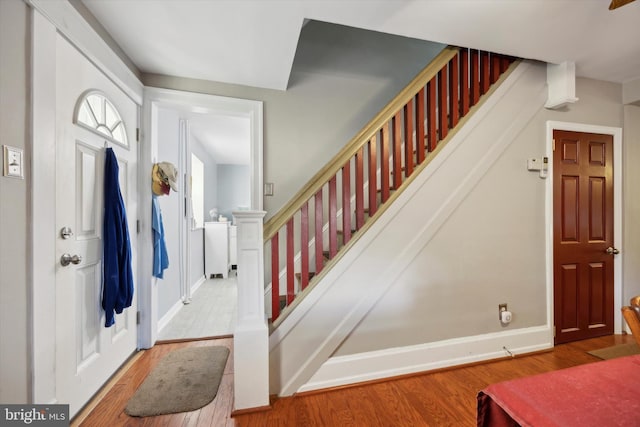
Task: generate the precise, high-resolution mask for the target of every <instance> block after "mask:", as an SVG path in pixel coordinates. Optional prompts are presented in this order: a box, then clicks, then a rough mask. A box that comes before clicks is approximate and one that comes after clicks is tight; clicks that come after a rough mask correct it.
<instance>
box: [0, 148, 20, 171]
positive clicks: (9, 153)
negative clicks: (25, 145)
mask: <svg viewBox="0 0 640 427" xmlns="http://www.w3.org/2000/svg"><path fill="white" fill-rule="evenodd" d="M2 154H3V158H4V162H3V163H4V168H3V175H4V176H8V177H11V178H20V179H22V178H24V156H23V151H22V149H21V148H16V147H11V146H9V145H4V146H3V150H2Z"/></svg>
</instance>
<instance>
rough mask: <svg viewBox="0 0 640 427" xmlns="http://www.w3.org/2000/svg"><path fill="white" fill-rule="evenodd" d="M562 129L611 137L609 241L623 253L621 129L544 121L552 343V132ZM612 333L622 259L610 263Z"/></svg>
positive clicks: (616, 327)
mask: <svg viewBox="0 0 640 427" xmlns="http://www.w3.org/2000/svg"><path fill="white" fill-rule="evenodd" d="M554 130H566V131H572V132H587V133H599V134H603V135H611V136H613V241H614V247H616V248H619V249H620V251H621V252H623V251H624V242H623V239H622V176H623V175H622V164H623V162H622V128H618V127H610V126H598V125H589V124H584V123H572V122H559V121H552V120H549V121H547V147H546V151H547V153H549V163H548V165H549V170H548V173H547V188H546V193H547V194H546V209H545V210H546V224H547V239H546V246H547V260H546V264H547V307H548V308H547V310H548V311H547V324H548V325H549V330H550V334H551V337H550V342H553V341H554V339H553V325H554V319H553V313H554V311H553V310H554V304H553V291H554V283H553V161H552V158H553V131H554ZM613 276H614V282H613V283H614V284H613V313H614V322H613V332H614V333H616V334H620V333H622V325H623V322H622V314H621V311H620V309H621V308H622V298H623V297H622V286H623V283H622V256H618V257H615V258H614V260H613Z"/></svg>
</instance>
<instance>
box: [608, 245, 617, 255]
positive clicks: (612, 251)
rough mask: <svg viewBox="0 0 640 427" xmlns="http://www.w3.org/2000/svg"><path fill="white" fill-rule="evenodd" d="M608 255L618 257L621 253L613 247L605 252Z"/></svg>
mask: <svg viewBox="0 0 640 427" xmlns="http://www.w3.org/2000/svg"><path fill="white" fill-rule="evenodd" d="M604 251H605V252H606V253H607V254H608V255H618V254H619V253H620V251H619V250H618V249H616V248H614V247H613V246H609V247H608V248H607V249H605V250H604Z"/></svg>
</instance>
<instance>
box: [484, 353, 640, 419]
mask: <svg viewBox="0 0 640 427" xmlns="http://www.w3.org/2000/svg"><path fill="white" fill-rule="evenodd" d="M517 425H520V426H523V427H524V426H533V427H547V426H548V427H552V426H553V427H571V426H576V427H578V426H579V427H589V426H593V427H609V426H611V427H613V426H629V427H631V426H633V427H638V426H640V356H628V357H621V358H618V359H612V360H607V361H602V362H595V363H589V364H586V365H581V366H576V367H573V368H568V369H562V370H559V371H554V372H548V373H546V374H540V375H534V376H531V377H526V378H520V379H517V380H512V381H505V382H502V383H498V384H492V385H490V386H489V387H487V388H486V389H484V390H483V391H481V392H480V393H479V394H478V426H479V427H480V426H482V427H484V426H492V427H502V426H517Z"/></svg>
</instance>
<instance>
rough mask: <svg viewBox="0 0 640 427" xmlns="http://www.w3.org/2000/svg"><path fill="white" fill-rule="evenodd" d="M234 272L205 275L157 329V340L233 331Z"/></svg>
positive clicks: (205, 335) (235, 298)
mask: <svg viewBox="0 0 640 427" xmlns="http://www.w3.org/2000/svg"><path fill="white" fill-rule="evenodd" d="M237 285H238V279H237V273H236V270H232V271H231V272H230V273H229V277H228V278H227V279H222V278H220V279H208V280H207V281H205V282H204V283H203V284H202V285H200V287H199V288H198V289H197V290H196V291H195V293H194V294H193V295H192V297H191V303H190V304H184V305H183V306H182V307H181V308H180V311H178V313H177V314H176V315H175V316H174V317H173V318H172V319H171V320H170V321H169V323H168V324H167V325H166V326H165V327H164V328H163V329H162V330H161V331H159V333H158V340H159V341H174V340H184V339H199V338H210V337H222V336H229V335H233V330H234V329H235V326H236V308H237V304H238V302H237V295H238V291H237Z"/></svg>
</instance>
